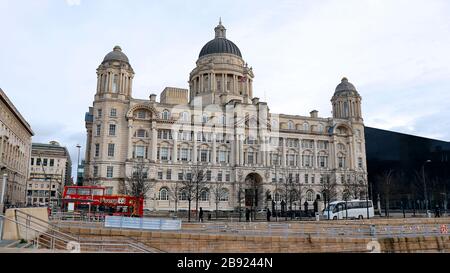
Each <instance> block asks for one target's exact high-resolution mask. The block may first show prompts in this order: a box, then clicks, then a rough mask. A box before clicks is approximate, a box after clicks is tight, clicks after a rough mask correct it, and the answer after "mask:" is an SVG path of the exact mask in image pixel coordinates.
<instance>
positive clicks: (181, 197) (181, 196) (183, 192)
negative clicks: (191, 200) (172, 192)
mask: <svg viewBox="0 0 450 273" xmlns="http://www.w3.org/2000/svg"><path fill="white" fill-rule="evenodd" d="M178 200H180V201H187V200H188V191H187V190H185V189H182V190H181V191H180V192H179V193H178Z"/></svg>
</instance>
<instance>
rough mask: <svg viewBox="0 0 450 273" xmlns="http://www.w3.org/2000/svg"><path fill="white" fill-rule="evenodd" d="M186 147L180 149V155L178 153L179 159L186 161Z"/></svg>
mask: <svg viewBox="0 0 450 273" xmlns="http://www.w3.org/2000/svg"><path fill="white" fill-rule="evenodd" d="M188 151H189V150H188V149H181V155H180V158H181V161H188V159H189V158H188Z"/></svg>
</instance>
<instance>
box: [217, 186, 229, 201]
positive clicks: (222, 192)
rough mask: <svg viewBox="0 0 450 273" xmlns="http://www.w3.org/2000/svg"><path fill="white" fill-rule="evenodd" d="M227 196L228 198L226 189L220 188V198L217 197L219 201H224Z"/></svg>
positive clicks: (226, 199)
mask: <svg viewBox="0 0 450 273" xmlns="http://www.w3.org/2000/svg"><path fill="white" fill-rule="evenodd" d="M228 198H229V192H228V189H226V188H222V189H221V192H220V198H219V201H222V202H226V201H228Z"/></svg>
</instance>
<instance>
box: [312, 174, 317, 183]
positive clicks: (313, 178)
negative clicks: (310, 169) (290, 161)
mask: <svg viewBox="0 0 450 273" xmlns="http://www.w3.org/2000/svg"><path fill="white" fill-rule="evenodd" d="M315 179H316V178H315V177H314V175H311V184H314V182H315V181H314V180H315Z"/></svg>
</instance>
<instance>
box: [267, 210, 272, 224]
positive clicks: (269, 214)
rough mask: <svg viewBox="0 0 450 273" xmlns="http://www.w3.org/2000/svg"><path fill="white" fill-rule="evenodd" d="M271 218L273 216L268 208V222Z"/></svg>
mask: <svg viewBox="0 0 450 273" xmlns="http://www.w3.org/2000/svg"><path fill="white" fill-rule="evenodd" d="M270 216H272V214H271V213H270V209H269V208H267V222H270Z"/></svg>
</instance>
